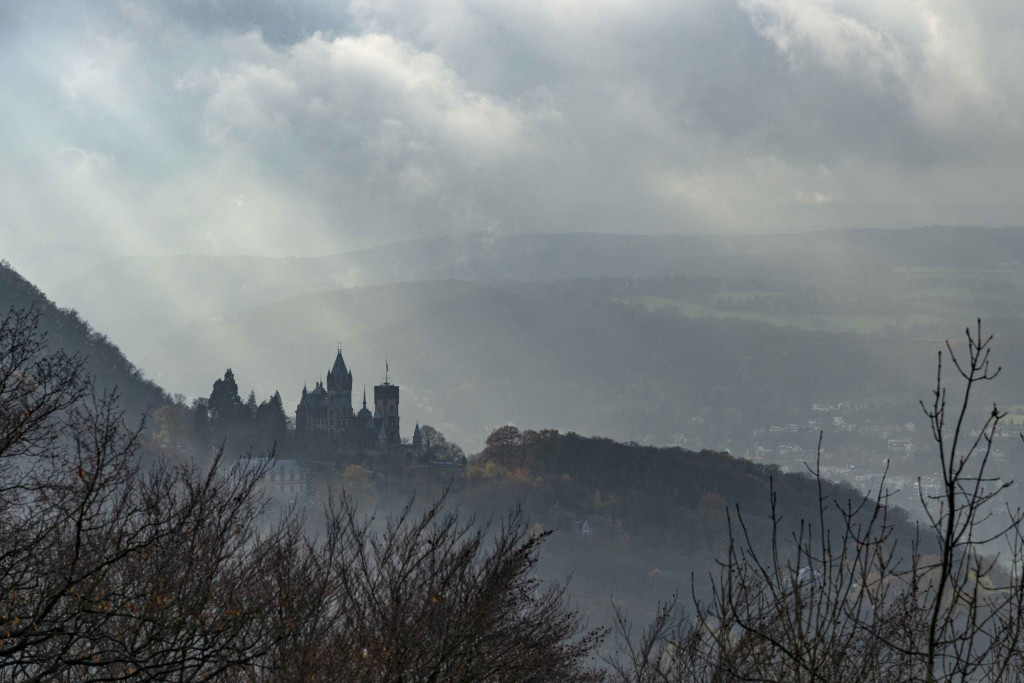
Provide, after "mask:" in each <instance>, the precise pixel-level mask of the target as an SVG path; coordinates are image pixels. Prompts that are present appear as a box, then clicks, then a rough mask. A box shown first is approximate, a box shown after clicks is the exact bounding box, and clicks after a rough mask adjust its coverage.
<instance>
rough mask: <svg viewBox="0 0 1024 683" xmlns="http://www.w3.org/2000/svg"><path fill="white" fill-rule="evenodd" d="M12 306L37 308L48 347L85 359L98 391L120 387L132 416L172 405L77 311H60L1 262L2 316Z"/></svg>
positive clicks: (155, 386) (124, 401)
mask: <svg viewBox="0 0 1024 683" xmlns="http://www.w3.org/2000/svg"><path fill="white" fill-rule="evenodd" d="M12 307H15V308H28V307H34V308H35V310H37V311H38V312H39V317H40V327H41V328H42V330H43V331H44V332H45V333H46V335H47V337H46V341H47V344H48V345H49V346H50V347H51V348H59V349H63V350H64V352H65V353H68V354H72V355H75V354H77V355H79V356H81V357H83V358H85V359H86V368H87V369H88V371H89V372H90V373H91V374H92V375H93V376H94V377H95V380H96V387H97V389H99V390H100V391H103V390H111V389H113V388H114V387H117V389H118V391H119V392H120V394H121V397H122V400H121V405H122V406H124V407H125V408H126V409H128V410H129V412H130V413H136V414H137V413H142V412H147V411H150V410H154V409H157V408H159V407H161V406H163V405H166V404H168V403H170V402H171V399H170V398H169V397H168V396H167V394H166V393H165V392H164V390H163V389H161V388H160V387H159V386H157V385H156V384H154V383H153V382H151V381H149V380H147V379H146V378H145V377H144V376H143V375H142V372H141V371H140V370H139V369H138V368H137V367H135V366H134V365H132V363H131V362H129V361H128V359H127V358H125V356H124V354H122V353H121V351H120V349H118V348H117V346H115V345H114V344H113V343H112V342H111V341H110V340H109V339H108V338H107V337H106V336H104V335H103V334H101V333H99V332H97V331H96V330H94V329H93V328H92V327H91V326H90V325H89V323H87V322H85V321H84V320H82V318H80V317H79V315H78V314H77V313H76V312H75V311H73V310H71V309H66V308H58V307H57V306H56V305H55V304H54V303H53V302H51V301H50V300H49V299H48V298H47V297H46V295H45V294H43V293H42V292H41V291H39V289H38V288H36V287H35V286H34V285H33V284H32V283H30V282H28V281H27V280H26V279H25V278H23V277H21V275H19V274H18V273H17V272H15V271H14V270H13V269H12V268H11V267H10V264H8V263H7V262H6V261H0V315H6V313H7V311H9V310H10V309H11V308H12Z"/></svg>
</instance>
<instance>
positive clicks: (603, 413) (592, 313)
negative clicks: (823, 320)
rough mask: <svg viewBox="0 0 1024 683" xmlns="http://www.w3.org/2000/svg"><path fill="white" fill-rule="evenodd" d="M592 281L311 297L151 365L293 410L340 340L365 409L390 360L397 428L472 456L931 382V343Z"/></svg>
mask: <svg viewBox="0 0 1024 683" xmlns="http://www.w3.org/2000/svg"><path fill="white" fill-rule="evenodd" d="M593 285H594V283H592V282H590V281H580V282H566V283H561V284H554V283H546V284H525V285H512V284H509V285H488V284H479V283H471V282H436V283H417V284H402V285H387V286H381V287H369V288H365V289H345V290H337V291H334V292H326V293H319V294H315V295H306V296H302V297H296V298H293V299H290V300H287V301H283V302H280V303H276V304H269V305H267V306H264V307H261V308H258V309H254V310H251V311H246V312H241V313H239V314H237V315H233V316H230V317H228V318H227V319H226V320H224V321H221V322H209V323H203V324H196V325H194V326H192V327H190V328H188V329H186V330H184V331H182V332H180V333H179V334H177V335H176V336H174V337H173V338H171V339H169V340H168V342H167V343H166V344H164V345H162V346H160V347H158V348H157V349H156V350H155V351H154V352H153V353H152V355H151V356H149V357H148V359H147V360H146V363H147V366H148V367H150V368H152V369H153V370H154V372H155V373H156V377H157V379H158V380H162V378H163V377H167V378H168V380H169V381H174V382H176V383H177V384H176V386H185V387H188V389H187V391H189V392H190V393H194V394H195V395H202V394H206V393H209V387H210V385H211V384H212V382H213V380H214V379H215V378H217V377H219V376H220V375H222V374H223V372H224V370H225V368H227V367H231V368H233V369H234V372H235V376H236V378H237V380H238V382H239V386H240V387H241V389H242V390H243V392H244V391H248V389H249V388H250V387H253V388H255V389H256V393H257V394H258V395H260V396H265V395H269V394H271V393H273V391H274V390H275V389H279V390H280V391H281V394H282V396H283V397H284V399H285V407H286V409H287V410H289V411H290V410H293V409H294V406H295V405H296V404H297V403H298V397H299V392H300V390H301V388H302V383H303V382H305V383H306V384H307V385H308V386H309V387H312V386H313V384H314V383H315V382H316V381H318V380H321V379H322V378H323V376H324V375H325V373H326V372H327V370H328V369H329V366H330V363H331V362H333V356H334V346H335V343H336V342H337V341H338V340H339V339H340V340H341V341H343V342H344V350H345V359H346V361H347V362H348V364H349V367H350V368H351V369H352V372H353V375H354V381H355V398H356V400H357V401H358V397H359V389H360V387H361V386H362V385H364V384H365V386H366V387H367V388H368V389H369V391H370V392H371V395H372V387H373V385H374V384H375V383H377V382H379V381H380V380H381V379H382V378H383V375H384V364H385V360H390V367H391V377H392V380H393V381H395V382H397V383H398V384H399V385H401V386H402V403H401V414H402V416H403V420H404V423H403V424H404V429H403V433H405V434H406V435H408V434H409V432H411V429H412V423H413V421H415V420H419V421H420V422H427V423H429V424H432V425H434V426H437V427H440V428H441V429H442V431H444V432H445V433H446V434H448V435H449V436H451V437H452V438H454V439H455V440H456V441H458V442H459V443H462V444H463V445H464V446H465V447H466V448H467V449H468V450H474V449H477V448H479V446H480V445H481V441H482V438H483V436H484V435H486V434H487V433H488V432H489V430H490V429H493V428H494V427H495V426H496V425H499V424H504V423H507V422H514V423H517V424H538V423H539V424H549V425H552V426H555V427H558V428H561V429H572V430H575V431H577V432H580V433H582V434H602V435H606V436H611V437H613V438H619V439H623V440H636V441H648V442H651V443H673V442H675V443H680V444H690V445H692V444H700V443H705V444H709V445H710V444H714V445H716V446H717V447H723V448H724V447H726V446H727V445H728V444H727V442H726V441H725V440H724V438H723V437H724V434H725V433H724V432H722V431H716V429H721V428H722V427H724V426H725V425H728V426H729V428H730V429H736V428H737V426H741V427H743V429H746V425H758V424H762V425H763V424H764V423H765V422H766V421H767V420H769V419H785V416H787V415H788V414H789V413H790V411H796V414H798V415H803V414H804V413H805V412H806V411H807V410H808V409H809V406H810V404H811V403H812V402H815V401H829V400H831V401H832V402H836V401H839V400H843V399H847V400H849V397H850V396H857V395H863V394H866V393H868V392H872V395H876V396H877V395H883V394H884V393H886V392H896V391H898V392H904V391H906V390H907V388H908V387H911V388H912V390H915V391H916V387H917V386H920V387H921V391H916V393H914V394H911V396H916V395H922V394H923V393H924V390H926V388H927V386H926V382H927V379H928V377H930V376H931V374H932V373H931V372H930V371H929V369H928V367H929V365H930V364H931V363H932V362H933V361H934V356H933V355H932V353H931V351H930V348H929V347H928V346H922V345H921V344H919V343H918V342H915V341H913V340H908V339H903V340H898V339H897V340H893V339H879V338H871V337H864V336H858V335H850V334H835V333H828V332H814V333H811V332H807V331H805V330H802V329H798V328H795V327H779V326H773V325H768V324H765V323H761V322H756V321H745V320H731V319H723V320H719V319H716V318H712V317H698V318H693V317H686V316H681V315H678V314H675V313H673V312H671V311H661V310H649V309H648V308H646V307H643V306H640V305H637V304H632V303H626V302H618V301H615V300H614V299H611V298H609V297H608V295H607V293H606V292H605V291H603V290H601V289H600V288H595V287H594V286H593ZM915 359H916V360H917V361H918V362H916V363H915ZM918 370H920V371H919V372H918ZM912 379H917V380H920V382H918V383H917V384H915V382H913V381H912ZM900 395H901V396H902V395H903V394H902V393H901V394H900ZM907 403H908V405H913V401H912V400H908V401H907Z"/></svg>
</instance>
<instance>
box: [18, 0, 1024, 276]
mask: <svg viewBox="0 0 1024 683" xmlns="http://www.w3.org/2000/svg"><path fill="white" fill-rule="evenodd" d="M1022 29H1024V3H1018V2H1011V1H1009V0H1005V1H999V2H986V1H984V0H979V1H972V2H963V0H948V1H947V0H917V1H914V2H912V1H909V0H908V1H906V2H893V1H892V0H876V1H865V2H838V1H837V2H829V1H827V0H736V1H729V0H694V1H690V2H687V1H683V0H649V1H646V2H632V1H627V0H479V1H477V0H412V1H410V2H400V1H398V0H393V1H392V0H381V1H380V2H373V1H372V0H351V2H347V3H346V2H345V1H344V0H337V1H330V0H240V1H238V2H230V1H226V0H225V1H209V2H200V1H188V0H181V1H178V2H162V3H156V2H132V3H129V2H123V3H121V2H102V3H101V2H50V1H48V2H37V1H35V0H32V1H26V2H10V1H8V2H3V3H0V84H2V86H0V121H2V124H3V125H2V126H0V256H8V255H10V256H13V258H11V260H12V262H14V263H15V265H16V266H17V265H18V262H17V258H18V256H19V254H21V253H25V254H28V253H29V252H30V250H29V246H31V245H33V244H38V243H46V242H58V243H62V244H73V245H83V246H88V247H90V248H98V249H101V250H111V251H120V252H128V253H167V252H173V253H181V252H192V253H195V252H210V253H250V254H252V253H255V254H324V253H330V252H333V251H345V250H349V249H354V248H360V247H365V246H370V245H373V244H379V243H382V242H388V241H394V240H400V239H406V238H410V237H415V236H421V235H431V234H444V233H459V232H466V231H487V230H490V231H501V232H517V231H523V232H547V231H601V232H616V233H634V232H635V233H648V234H649V233H666V232H690V233H693V232H697V233H709V232H716V233H717V232H731V233H736V232H771V231H791V230H806V229H816V228H835V227H859V226H869V227H870V226H908V225H922V224H954V225H964V224H970V225H990V226H1001V225H1021V224H1024V220H1022V218H1021V216H1022V213H1021V211H1022V208H1024V201H1022V200H1021V198H1020V197H1021V186H1022V182H1021V181H1022V179H1024V178H1022V175H1024V174H1022V173H1021V170H1022V164H1024V131H1022V129H1021V120H1020V116H1021V112H1022V111H1024V36H1022ZM33 253H37V252H33ZM25 258H27V257H25Z"/></svg>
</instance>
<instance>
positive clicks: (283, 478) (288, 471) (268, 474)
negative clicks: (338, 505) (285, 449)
mask: <svg viewBox="0 0 1024 683" xmlns="http://www.w3.org/2000/svg"><path fill="white" fill-rule="evenodd" d="M238 467H239V469H241V470H242V471H250V470H259V471H262V472H264V474H263V478H262V479H260V481H259V483H258V484H257V485H256V492H257V493H262V494H264V495H266V496H267V497H268V498H277V499H287V500H291V499H294V498H296V497H298V496H299V495H302V494H304V493H305V492H306V478H305V476H304V475H303V473H302V469H301V468H300V467H299V463H298V462H297V461H295V460H278V459H277V458H243V459H241V460H239V461H238Z"/></svg>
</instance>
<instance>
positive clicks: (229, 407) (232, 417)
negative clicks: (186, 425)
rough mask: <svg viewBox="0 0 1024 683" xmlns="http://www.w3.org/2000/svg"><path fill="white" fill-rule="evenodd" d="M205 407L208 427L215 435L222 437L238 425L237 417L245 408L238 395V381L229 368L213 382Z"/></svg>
mask: <svg viewBox="0 0 1024 683" xmlns="http://www.w3.org/2000/svg"><path fill="white" fill-rule="evenodd" d="M207 407H208V408H209V416H210V427H211V429H212V431H213V434H214V435H215V436H217V437H219V438H224V436H225V435H226V434H227V433H228V431H229V430H232V429H233V428H235V427H237V426H239V419H238V418H239V417H240V416H241V414H242V411H243V410H244V409H245V408H244V406H243V405H242V398H241V397H240V396H239V395H238V383H237V382H235V373H233V372H231V368H228V369H227V371H226V372H225V373H224V379H218V380H217V381H216V382H214V383H213V391H212V392H211V393H210V400H209V401H208V402H207Z"/></svg>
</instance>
